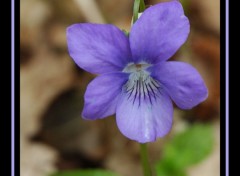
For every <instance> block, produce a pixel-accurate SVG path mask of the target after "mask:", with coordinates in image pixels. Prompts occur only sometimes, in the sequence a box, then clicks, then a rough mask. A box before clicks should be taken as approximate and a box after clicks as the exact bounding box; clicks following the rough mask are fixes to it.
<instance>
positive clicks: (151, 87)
mask: <svg viewBox="0 0 240 176" xmlns="http://www.w3.org/2000/svg"><path fill="white" fill-rule="evenodd" d="M150 66H151V65H150V64H147V63H141V64H132V63H131V64H128V65H127V66H126V67H125V68H124V70H123V72H127V73H130V75H129V79H128V81H127V83H126V84H125V85H124V87H123V88H124V91H125V92H126V93H127V95H128V99H129V100H130V101H132V102H133V104H134V103H138V105H139V106H140V104H141V101H142V100H145V99H148V100H149V101H150V103H151V104H152V102H153V100H154V99H155V100H156V98H157V96H158V93H159V90H160V83H159V82H158V81H157V80H155V79H153V78H152V77H151V75H150V73H149V72H148V71H146V69H147V68H148V67H150Z"/></svg>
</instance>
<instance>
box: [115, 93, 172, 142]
mask: <svg viewBox="0 0 240 176" xmlns="http://www.w3.org/2000/svg"><path fill="white" fill-rule="evenodd" d="M154 96H155V95H154ZM154 96H153V95H152V97H151V100H150V99H149V98H147V97H145V98H144V99H143V97H142V99H141V102H140V103H139V102H138V101H139V97H137V100H136V101H134V102H133V100H131V99H130V98H129V95H128V94H126V93H122V95H121V97H120V98H119V102H118V105H117V111H116V120H117V125H118V128H119V129H120V131H121V132H122V134H123V135H125V136H126V137H128V138H130V139H132V140H135V141H138V142H140V143H146V142H153V141H155V140H156V139H157V138H158V137H163V136H165V135H166V134H167V133H168V132H169V131H170V130H171V127H172V118H173V106H172V101H171V99H170V97H169V96H168V95H167V94H166V93H165V92H163V91H162V92H159V93H158V94H157V95H156V97H154Z"/></svg>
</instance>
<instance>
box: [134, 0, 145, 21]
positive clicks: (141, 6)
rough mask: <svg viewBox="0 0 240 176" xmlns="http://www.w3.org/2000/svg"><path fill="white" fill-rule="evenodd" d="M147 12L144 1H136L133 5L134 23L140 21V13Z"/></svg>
mask: <svg viewBox="0 0 240 176" xmlns="http://www.w3.org/2000/svg"><path fill="white" fill-rule="evenodd" d="M144 10H145V3H144V0H135V1H134V5H133V23H135V22H136V21H137V19H138V13H140V12H143V11H144Z"/></svg>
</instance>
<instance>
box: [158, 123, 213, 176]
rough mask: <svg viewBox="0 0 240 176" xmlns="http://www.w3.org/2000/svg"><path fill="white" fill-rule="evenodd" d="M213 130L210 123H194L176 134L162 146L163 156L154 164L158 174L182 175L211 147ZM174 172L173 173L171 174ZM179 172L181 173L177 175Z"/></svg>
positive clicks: (206, 153) (200, 159)
mask: <svg viewBox="0 0 240 176" xmlns="http://www.w3.org/2000/svg"><path fill="white" fill-rule="evenodd" d="M213 142H214V138H213V131H212V127H211V126H210V125H205V124H195V125H193V126H192V127H190V128H188V129H187V130H186V131H184V132H182V133H180V134H178V135H176V136H175V137H174V138H173V139H172V140H171V141H170V142H169V143H167V144H165V146H164V148H163V156H162V158H161V160H160V161H159V162H158V163H157V164H156V170H157V173H158V175H161V176H162V175H164V174H162V172H164V173H167V174H165V175H166V176H172V175H174V176H176V174H177V173H178V175H177V176H184V174H185V173H184V172H183V171H184V170H185V169H186V168H187V167H189V166H190V165H192V164H196V163H198V162H200V161H202V160H203V159H204V158H205V157H206V156H208V154H210V152H211V151H212V149H213ZM173 173H174V174H173ZM179 174H181V175H179Z"/></svg>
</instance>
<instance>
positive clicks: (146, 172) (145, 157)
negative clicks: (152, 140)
mask: <svg viewBox="0 0 240 176" xmlns="http://www.w3.org/2000/svg"><path fill="white" fill-rule="evenodd" d="M140 147H141V161H142V168H143V173H144V176H152V173H151V168H150V165H149V161H148V152H147V144H140Z"/></svg>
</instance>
